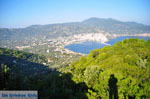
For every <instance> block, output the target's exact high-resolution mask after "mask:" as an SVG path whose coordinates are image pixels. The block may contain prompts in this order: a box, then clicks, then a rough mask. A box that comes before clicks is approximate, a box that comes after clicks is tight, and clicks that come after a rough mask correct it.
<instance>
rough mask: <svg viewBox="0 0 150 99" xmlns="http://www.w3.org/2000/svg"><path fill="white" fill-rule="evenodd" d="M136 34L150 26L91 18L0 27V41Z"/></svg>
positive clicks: (145, 30)
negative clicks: (97, 34)
mask: <svg viewBox="0 0 150 99" xmlns="http://www.w3.org/2000/svg"><path fill="white" fill-rule="evenodd" d="M99 32H102V33H106V32H107V33H110V34H123V33H126V34H135V33H150V26H146V25H143V24H140V23H136V22H121V21H118V20H115V19H112V18H108V19H102V18H94V17H93V18H89V19H86V20H84V21H82V22H72V23H61V24H48V25H31V26H29V27H26V28H17V29H15V28H14V29H9V28H0V35H1V36H0V42H5V41H6V40H9V41H14V40H18V41H22V40H24V39H25V38H29V39H30V38H32V37H41V36H46V37H49V38H56V37H60V36H69V35H73V34H82V33H99Z"/></svg>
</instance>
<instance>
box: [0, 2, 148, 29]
mask: <svg viewBox="0 0 150 99" xmlns="http://www.w3.org/2000/svg"><path fill="white" fill-rule="evenodd" d="M90 17H98V18H114V19H117V20H121V21H136V22H139V23H143V24H146V25H150V0H0V27H1V28H3V27H5V28H6V27H8V28H18V27H26V26H29V25H33V24H51V23H63V22H76V21H83V20H84V19H87V18H90Z"/></svg>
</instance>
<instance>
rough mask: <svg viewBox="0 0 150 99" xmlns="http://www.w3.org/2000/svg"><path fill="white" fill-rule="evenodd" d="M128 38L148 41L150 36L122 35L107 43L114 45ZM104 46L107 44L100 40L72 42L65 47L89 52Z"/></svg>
mask: <svg viewBox="0 0 150 99" xmlns="http://www.w3.org/2000/svg"><path fill="white" fill-rule="evenodd" d="M126 38H139V39H145V40H146V41H147V40H148V39H150V37H143V36H122V37H117V38H115V39H111V40H110V41H108V42H106V43H107V44H110V45H113V44H115V43H116V42H117V41H122V40H124V39H126ZM104 46H107V45H105V44H102V43H99V42H92V41H91V42H89V41H86V42H83V43H80V44H70V45H67V46H65V48H67V49H69V50H71V51H74V52H78V53H83V54H89V53H90V51H91V50H93V49H98V48H103V47H104Z"/></svg>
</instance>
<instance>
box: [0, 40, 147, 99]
mask: <svg viewBox="0 0 150 99" xmlns="http://www.w3.org/2000/svg"><path fill="white" fill-rule="evenodd" d="M1 50H4V49H1ZM5 54H6V53H3V55H5ZM1 57H2V51H1ZM12 57H13V55H12ZM18 57H19V56H18ZM20 58H21V57H20ZM29 59H30V58H29ZM0 60H2V58H0ZM25 60H28V58H26V59H25ZM3 61H4V60H2V61H1V67H0V90H38V91H39V97H40V98H42V99H43V98H44V99H50V98H52V99H60V98H65V99H84V98H85V99H86V98H89V99H108V98H109V99H114V98H115V99H118V98H119V99H124V98H126V99H140V98H141V99H149V98H150V94H149V93H150V40H148V41H144V40H139V39H126V40H124V41H121V42H117V43H116V44H115V45H113V46H106V47H104V48H103V49H97V50H93V51H92V52H91V53H90V54H89V55H88V56H84V57H81V58H80V60H79V61H77V62H74V63H72V65H71V66H69V67H66V68H62V69H61V72H58V71H53V72H49V73H48V74H46V75H41V76H40V75H32V76H30V75H28V76H22V75H20V74H21V73H19V72H12V69H13V68H11V66H10V64H7V65H6V63H5V62H3ZM39 64H40V63H39ZM30 66H32V65H30ZM43 67H44V66H43ZM12 86H13V87H12Z"/></svg>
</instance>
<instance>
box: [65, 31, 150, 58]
mask: <svg viewBox="0 0 150 99" xmlns="http://www.w3.org/2000/svg"><path fill="white" fill-rule="evenodd" d="M114 35H115V36H114V37H113V38H111V39H108V38H107V39H108V40H107V41H105V42H100V41H96V40H95V41H93V40H85V41H77V42H72V43H70V44H81V43H83V42H86V41H92V42H98V43H101V44H105V45H106V46H108V45H110V44H108V43H106V42H108V41H110V40H112V39H115V38H117V37H122V36H135V37H136V36H143V37H150V33H144V34H132V35H128V34H123V35H117V34H114ZM70 44H66V45H64V49H65V50H68V51H70V52H73V53H76V54H80V55H88V54H83V53H78V52H74V51H72V50H70V49H67V48H65V46H67V45H70Z"/></svg>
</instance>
